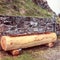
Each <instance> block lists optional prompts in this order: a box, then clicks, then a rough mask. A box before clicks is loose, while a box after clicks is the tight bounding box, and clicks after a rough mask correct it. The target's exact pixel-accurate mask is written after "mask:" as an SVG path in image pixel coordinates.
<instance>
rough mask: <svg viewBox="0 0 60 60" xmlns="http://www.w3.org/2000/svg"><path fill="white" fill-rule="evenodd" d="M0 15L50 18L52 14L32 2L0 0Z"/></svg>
mask: <svg viewBox="0 0 60 60" xmlns="http://www.w3.org/2000/svg"><path fill="white" fill-rule="evenodd" d="M0 15H14V16H39V17H51V15H52V12H49V11H48V10H46V9H44V8H42V7H40V6H38V5H37V4H35V2H34V1H32V0H0Z"/></svg>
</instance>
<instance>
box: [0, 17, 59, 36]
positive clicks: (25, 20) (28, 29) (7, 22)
mask: <svg viewBox="0 0 60 60" xmlns="http://www.w3.org/2000/svg"><path fill="white" fill-rule="evenodd" d="M55 24H56V21H54V20H53V19H51V18H33V17H19V16H16V17H14V16H1V17H0V33H1V34H3V35H5V34H6V35H7V34H8V35H19V34H32V33H45V32H53V31H54V30H55V29H56V27H57V31H59V32H60V29H59V25H57V26H56V25H55Z"/></svg>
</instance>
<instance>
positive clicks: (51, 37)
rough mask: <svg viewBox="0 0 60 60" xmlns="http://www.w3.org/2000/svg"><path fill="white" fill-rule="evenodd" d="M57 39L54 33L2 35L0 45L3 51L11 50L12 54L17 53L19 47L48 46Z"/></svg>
mask: <svg viewBox="0 0 60 60" xmlns="http://www.w3.org/2000/svg"><path fill="white" fill-rule="evenodd" d="M56 41H57V35H56V33H54V32H52V33H46V34H32V35H23V36H15V37H13V36H2V37H1V47H2V49H3V50H4V51H11V53H12V54H13V55H18V54H19V51H20V50H19V49H23V48H28V47H33V46H38V45H43V44H48V46H49V47H52V46H53V43H54V42H56Z"/></svg>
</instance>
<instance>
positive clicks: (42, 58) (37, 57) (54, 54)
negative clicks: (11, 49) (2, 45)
mask: <svg viewBox="0 0 60 60" xmlns="http://www.w3.org/2000/svg"><path fill="white" fill-rule="evenodd" d="M13 59H14V60H60V38H59V39H58V41H57V43H56V44H55V46H54V47H53V48H49V47H46V46H37V47H32V48H28V49H23V50H22V53H21V54H20V55H19V56H11V55H10V54H8V53H6V52H4V51H2V50H1V49H0V60H13Z"/></svg>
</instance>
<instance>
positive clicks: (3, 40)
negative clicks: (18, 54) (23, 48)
mask: <svg viewBox="0 0 60 60" xmlns="http://www.w3.org/2000/svg"><path fill="white" fill-rule="evenodd" d="M1 47H2V49H3V50H4V51H6V38H5V37H3V38H1Z"/></svg>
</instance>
